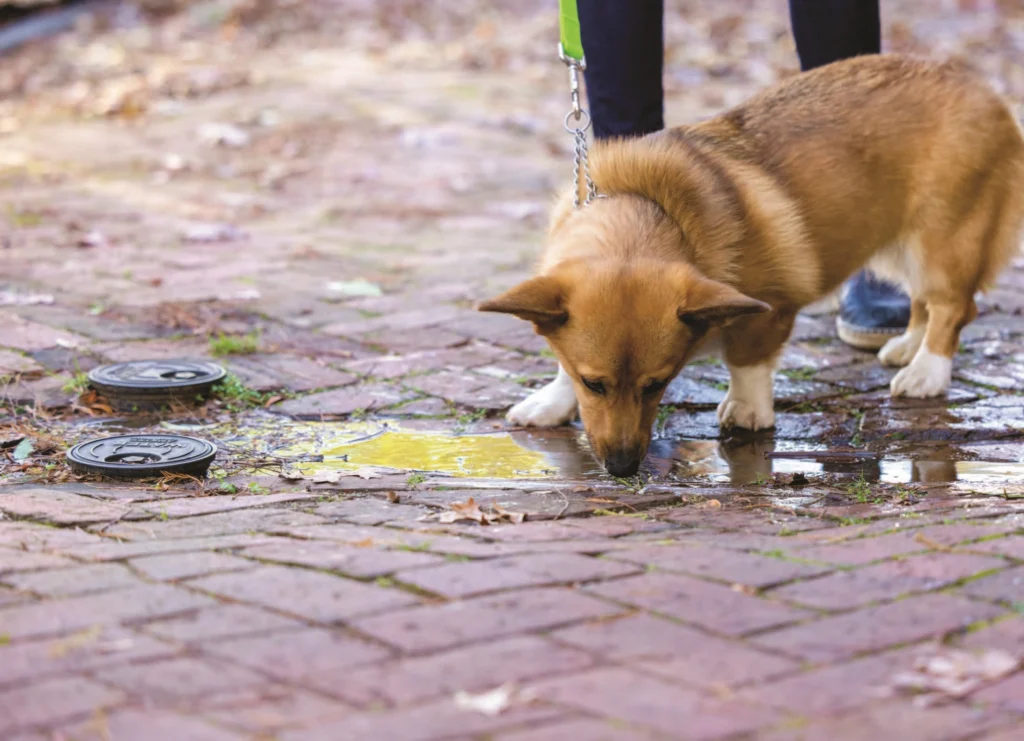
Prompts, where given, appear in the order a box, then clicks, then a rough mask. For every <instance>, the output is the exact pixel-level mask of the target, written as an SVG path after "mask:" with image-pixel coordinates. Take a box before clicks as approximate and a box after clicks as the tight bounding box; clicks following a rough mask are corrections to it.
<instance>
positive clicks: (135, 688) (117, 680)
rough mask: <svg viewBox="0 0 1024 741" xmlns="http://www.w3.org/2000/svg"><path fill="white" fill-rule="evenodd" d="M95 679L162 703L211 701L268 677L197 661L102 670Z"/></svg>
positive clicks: (215, 663)
mask: <svg viewBox="0 0 1024 741" xmlns="http://www.w3.org/2000/svg"><path fill="white" fill-rule="evenodd" d="M95 676H96V678H97V679H99V680H101V681H103V682H106V683H107V684H112V685H114V686H116V687H120V688H121V689H123V690H125V691H126V692H131V693H132V694H135V695H141V696H144V697H147V698H150V699H154V700H158V701H167V700H180V699H194V698H200V697H207V696H210V695H214V694H217V693H225V692H230V691H234V690H237V689H245V688H246V687H255V686H258V685H260V684H263V683H264V682H266V680H265V679H264V677H262V676H261V675H259V674H256V673H255V672H252V671H249V670H247V669H243V668H241V667H237V666H231V665H230V664H227V663H225V662H223V661H216V660H213V659H207V658H203V659H199V658H195V657H181V658H175V659H167V660H165V661H156V662H147V663H145V664H127V665H123V666H117V667H113V668H110V669H101V670H100V671H98V672H96V673H95Z"/></svg>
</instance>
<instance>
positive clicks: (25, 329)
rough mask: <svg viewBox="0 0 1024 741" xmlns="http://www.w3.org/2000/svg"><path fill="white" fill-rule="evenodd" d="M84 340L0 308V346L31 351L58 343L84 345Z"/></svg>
mask: <svg viewBox="0 0 1024 741" xmlns="http://www.w3.org/2000/svg"><path fill="white" fill-rule="evenodd" d="M85 342H86V339H85V338H84V337H80V336H78V335H74V334H71V333H70V332H63V331H61V330H59V329H53V328H52V327H47V326H46V325H45V324H39V323H38V322H31V321H28V320H27V319H22V318H21V317H20V316H18V315H17V314H15V313H14V312H13V311H5V310H0V347H12V348H14V349H15V350H24V351H25V352H31V351H33V350H45V349H46V348H48V347H56V346H58V345H64V346H65V347H70V346H74V345H84V344H85Z"/></svg>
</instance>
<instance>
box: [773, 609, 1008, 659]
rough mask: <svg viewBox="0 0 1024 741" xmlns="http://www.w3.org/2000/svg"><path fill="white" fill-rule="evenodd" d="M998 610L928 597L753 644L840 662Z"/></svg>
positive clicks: (963, 624) (785, 630)
mask: <svg viewBox="0 0 1024 741" xmlns="http://www.w3.org/2000/svg"><path fill="white" fill-rule="evenodd" d="M1000 612H1001V610H999V608H997V607H995V606H992V605H985V604H981V603H978V602H971V601H969V600H965V599H963V598H960V597H952V596H949V595H944V594H943V595H939V594H930V595H924V596H921V597H911V598H909V599H905V600H901V601H900V602H894V603H892V604H887V605H881V606H880V607H869V608H865V609H861V610H858V611H857V612H852V613H849V614H846V615H837V616H835V617H829V618H824V619H821V620H817V621H814V622H811V623H806V624H804V625H797V626H793V627H791V628H783V629H782V630H777V631H774V632H772V633H768V634H766V635H763V636H759V637H758V638H757V639H755V641H754V642H755V643H758V644H760V645H762V646H765V647H767V648H772V649H777V650H779V651H782V652H784V653H787V654H790V655H791V656H799V657H800V658H804V659H807V660H809V661H838V660H840V659H844V658H849V657H851V656H854V655H855V654H858V653H862V652H865V651H877V650H878V649H882V648H885V647H887V646H894V645H896V644H900V643H910V642H913V641H919V640H923V639H925V638H930V637H932V636H938V635H942V634H943V633H946V632H948V631H951V630H957V629H960V628H964V627H966V626H967V625H970V624H971V623H973V622H975V621H978V620H985V619H989V618H993V617H995V616H996V615H998V614H999V613H1000Z"/></svg>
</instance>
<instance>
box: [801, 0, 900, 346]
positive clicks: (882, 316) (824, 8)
mask: <svg viewBox="0 0 1024 741" xmlns="http://www.w3.org/2000/svg"><path fill="white" fill-rule="evenodd" d="M878 5H879V2H878V0H789V15H790V20H791V21H792V24H793V37H794V38H795V39H796V50H797V54H798V55H799V57H800V67H801V69H803V70H809V69H814V68H815V67H820V66H822V65H825V64H830V63H832V62H837V61H839V60H840V59H847V58H849V57H855V56H858V55H860V54H877V53H878V52H880V51H881V36H882V33H881V22H880V18H879V7H878ZM909 321H910V299H909V298H908V297H907V296H906V295H904V293H903V292H902V291H901V290H900V289H899V288H898V287H897V286H894V285H892V284H890V283H887V282H885V281H882V280H879V279H878V278H875V277H874V276H872V275H871V274H870V273H868V272H866V271H862V272H860V273H858V274H857V275H855V276H854V277H853V278H851V279H850V280H849V282H848V283H847V284H846V286H844V289H843V295H842V301H841V303H840V310H839V318H838V320H837V322H836V324H837V328H838V330H839V338H840V339H841V340H842V341H843V342H845V343H847V344H849V345H853V346H854V347H859V348H861V349H864V350H877V349H879V348H880V347H882V345H884V344H885V343H886V342H887V341H889V340H891V339H892V338H894V337H898V336H900V335H901V334H903V331H904V330H905V329H906V327H907V323H908V322H909Z"/></svg>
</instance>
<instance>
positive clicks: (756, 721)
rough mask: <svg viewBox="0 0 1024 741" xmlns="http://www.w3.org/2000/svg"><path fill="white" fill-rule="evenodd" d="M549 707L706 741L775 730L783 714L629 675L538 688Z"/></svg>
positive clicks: (596, 673) (582, 677) (611, 672)
mask: <svg viewBox="0 0 1024 741" xmlns="http://www.w3.org/2000/svg"><path fill="white" fill-rule="evenodd" d="M536 689H537V691H538V692H539V695H540V696H541V697H543V698H544V699H545V700H546V701H548V702H553V703H556V704H559V705H566V706H569V707H571V708H574V709H578V710H582V711H584V712H587V713H593V714H594V715H597V716H600V717H606V718H614V719H616V720H620V721H623V722H625V723H629V724H632V725H635V726H640V727H645V728H650V729H653V730H655V731H658V732H660V733H664V734H666V735H668V736H671V737H673V738H677V737H678V736H679V733H680V732H681V731H684V729H685V734H686V738H687V739H692V741H706V740H709V739H718V738H725V737H727V736H732V735H737V734H740V733H744V732H750V731H755V730H757V729H759V728H763V727H765V726H768V725H772V724H773V723H774V722H775V721H776V720H777V719H778V717H779V716H778V713H777V712H776V711H774V710H770V709H768V708H763V707H757V706H754V705H747V704H745V703H742V702H736V701H729V700H718V699H715V698H712V697H709V696H707V695H704V694H702V693H699V692H695V691H692V690H688V689H683V688H681V687H679V686H678V685H673V684H669V683H667V682H663V681H661V680H658V679H654V678H651V677H646V676H644V675H643V674H639V673H637V672H632V671H628V670H626V669H618V668H608V669H595V670H593V671H590V672H587V673H585V674H577V675H574V676H571V677H565V678H562V679H556V680H552V681H549V682H544V683H542V684H541V685H539V686H538V687H537V688H536Z"/></svg>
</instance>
